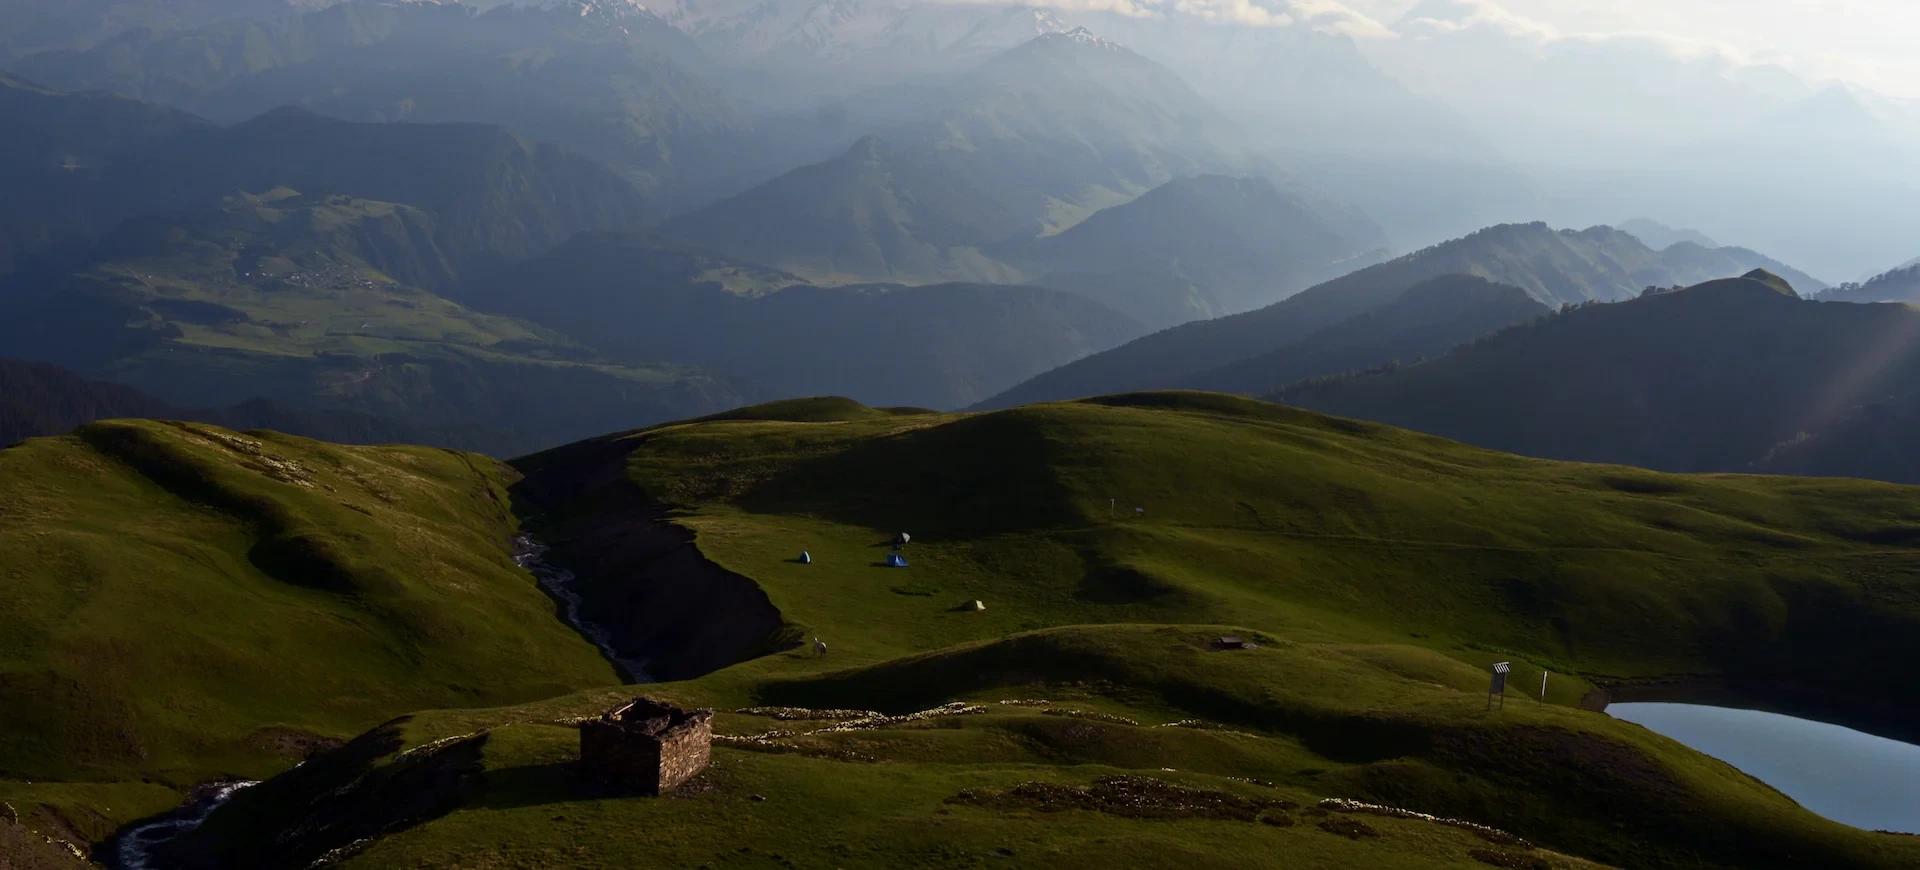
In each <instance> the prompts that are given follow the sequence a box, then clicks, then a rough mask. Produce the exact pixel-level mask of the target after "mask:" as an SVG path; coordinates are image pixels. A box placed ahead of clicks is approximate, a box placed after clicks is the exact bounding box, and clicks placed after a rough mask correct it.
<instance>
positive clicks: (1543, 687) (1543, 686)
mask: <svg viewBox="0 0 1920 870" xmlns="http://www.w3.org/2000/svg"><path fill="white" fill-rule="evenodd" d="M1549 673H1551V672H1550V671H1541V672H1540V703H1542V704H1545V703H1546V702H1547V674H1549Z"/></svg>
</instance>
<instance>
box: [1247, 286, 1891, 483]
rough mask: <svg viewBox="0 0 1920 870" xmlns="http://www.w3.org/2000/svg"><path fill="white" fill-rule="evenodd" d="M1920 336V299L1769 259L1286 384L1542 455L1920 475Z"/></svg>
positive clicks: (1680, 466) (1301, 398)
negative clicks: (1806, 282) (1850, 297)
mask: <svg viewBox="0 0 1920 870" xmlns="http://www.w3.org/2000/svg"><path fill="white" fill-rule="evenodd" d="M1916 335H1920V311H1915V310H1914V309H1911V308H1908V307H1906V306H1904V305H1852V304H1844V303H1833V302H1816V301H1810V300H1805V299H1800V298H1798V297H1796V296H1795V295H1794V294H1793V293H1792V291H1791V289H1790V288H1788V287H1787V285H1786V283H1785V282H1784V281H1782V280H1780V279H1778V278H1776V277H1774V276H1772V275H1770V274H1768V273H1766V272H1762V271H1755V272H1753V273H1750V274H1748V275H1747V276H1745V277H1742V278H1732V279H1722V280H1716V281H1709V282H1706V283H1703V284H1699V285H1695V286H1692V287H1688V288H1685V289H1681V290H1669V291H1664V292H1652V293H1649V294H1647V295H1645V296H1643V297H1641V298H1638V299H1634V300H1631V301H1627V302H1620V303H1616V304H1610V305H1590V306H1581V307H1578V308H1575V309H1571V310H1568V311H1565V312H1561V313H1559V314H1557V315H1555V316H1552V317H1548V318H1544V319H1541V320H1538V321H1534V322H1531V323H1527V324H1523V325H1518V326H1514V327H1511V328H1508V329H1505V330H1502V331H1500V332H1497V333H1494V334H1492V335H1489V336H1486V337H1484V338H1481V339H1479V340H1477V341H1475V342H1473V343H1471V344H1468V345H1466V346H1464V347H1461V348H1460V349H1458V350H1456V351H1454V352H1453V353H1450V354H1447V355H1445V356H1440V357H1437V358H1433V359H1429V360H1427V361H1425V362H1423V363H1420V364H1418V365H1408V366H1400V367H1398V368H1394V369H1392V370H1388V371H1375V372H1368V373H1363V374H1356V375H1351V376H1348V377H1341V378H1331V379H1327V380H1324V381H1318V382H1308V383H1302V384H1296V385H1294V386H1291V387H1288V388H1285V389H1282V390H1280V391H1278V392H1276V393H1274V394H1273V398H1274V399H1276V400H1278V401H1283V402H1286V403H1288V404H1293V405H1298V406H1301V407H1306V408H1312V409H1316V410H1321V411H1325V412H1328V413H1334V414H1341V415H1345V416H1350V417H1358V418H1361V419H1368V420H1378V421H1381V422H1392V423H1393V424H1395V425H1403V426H1409V427H1412V428H1416V429H1419V430H1421V431H1425V432H1431V433H1433V434H1436V435H1441V436H1443V437H1448V438H1455V439H1459V440H1462V441H1466V442H1468V443H1472V444H1478V445H1483V446H1487V447H1492V448H1495V449H1501V450H1506V451H1510V452H1515V453H1521V454H1526V455H1532V456H1545V457H1552V458H1558V459H1573V460H1579V461H1583V462H1607V463H1618V464H1625V465H1637V466H1640V467H1643V468H1656V469H1663V470H1675V471H1700V472H1707V471H1712V472H1764V471H1774V470H1781V469H1793V470H1795V471H1796V472H1799V473H1816V474H1825V475H1836V476H1855V477H1869V478H1878V479H1882V480H1894V481H1902V482H1916V481H1920V466H1916V465H1915V464H1914V463H1913V462H1912V461H1911V459H1910V457H1909V456H1908V455H1907V453H1908V451H1907V450H1906V449H1905V448H1904V447H1902V446H1900V445H1901V444H1903V443H1905V440H1906V439H1909V438H1911V437H1913V433H1911V432H1910V431H1905V430H1898V428H1897V427H1899V426H1902V425H1905V423H1907V422H1910V421H1912V420H1913V419H1914V418H1915V413H1914V409H1915V406H1916V403H1920V393H1916V392H1915V391H1914V389H1913V388H1912V384H1914V383H1915V382H1916V374H1917V373H1920V346H1916V344H1915V342H1914V341H1913V338H1914V336H1916ZM1903 432H1904V434H1903V435H1902V433H1903ZM1895 436H1900V437H1895Z"/></svg>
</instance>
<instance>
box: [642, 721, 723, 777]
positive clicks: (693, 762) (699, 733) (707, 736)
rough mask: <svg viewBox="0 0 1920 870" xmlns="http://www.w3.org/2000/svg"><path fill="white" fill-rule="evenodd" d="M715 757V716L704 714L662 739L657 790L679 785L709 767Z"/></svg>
mask: <svg viewBox="0 0 1920 870" xmlns="http://www.w3.org/2000/svg"><path fill="white" fill-rule="evenodd" d="M711 760H713V719H712V717H709V716H700V717H697V718H695V719H694V720H692V721H690V722H688V723H687V724H686V725H684V726H682V727H680V728H679V729H677V730H675V731H673V732H672V733H670V734H668V735H667V736H666V738H665V739H663V740H661V741H660V779H659V788H658V791H657V792H656V793H659V794H664V793H666V792H670V791H673V790H674V789H675V788H678V787H679V786H680V784H681V783H684V782H686V781H687V780H689V779H692V778H693V777H694V776H695V775H696V774H698V773H699V772H700V771H703V770H706V769H707V762H709V761H711Z"/></svg>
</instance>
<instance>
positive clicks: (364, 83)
mask: <svg viewBox="0 0 1920 870" xmlns="http://www.w3.org/2000/svg"><path fill="white" fill-rule="evenodd" d="M627 9H628V10H629V12H628V13H627V14H609V13H597V14H589V15H583V14H581V10H580V9H579V8H578V7H577V6H575V5H573V4H560V5H555V6H517V5H510V6H501V7H499V8H495V9H491V10H488V11H485V12H476V11H474V10H473V9H472V8H470V7H467V6H464V5H461V4H457V3H417V2H410V3H381V2H375V0H349V2H345V3H341V4H338V5H335V6H332V7H329V8H326V9H323V10H320V11H317V12H313V13H310V14H306V15H297V16H286V17H282V18H278V19H275V20H271V21H234V22H228V23H223V24H215V25H211V26H209V27H207V28H204V29H201V30H197V31H191V32H187V33H153V32H148V31H132V32H128V33H126V34H124V35H122V36H120V37H118V38H117V39H115V40H112V41H110V42H108V43H106V44H104V45H101V46H99V47H98V48H95V49H92V50H90V51H86V52H48V53H43V54H39V55H33V56H30V57H27V58H25V59H23V60H21V61H20V62H19V63H18V64H17V66H18V67H19V68H20V69H21V70H23V71H24V72H25V73H26V74H28V75H30V76H33V77H35V78H39V79H41V80H45V81H49V82H52V83H54V84H58V85H61V86H65V87H69V88H80V87H85V88H101V89H107V90H113V91H117V92H120V93H124V94H128V95H131V96H136V97H140V98H143V99H149V100H154V101H157V102H162V103H166V104H170V105H175V106H180V107H183V108H187V109H190V110H192V111H196V112H200V113H202V114H206V115H208V116H209V117H212V118H214V119H216V120H220V121H227V122H232V121H237V120H240V119H242V118H248V117H252V116H254V115H257V114H259V113H261V112H265V111H268V110H270V109H273V108H275V107H277V106H281V105H287V104H296V105H302V106H305V107H307V108H309V109H312V110H315V111H318V112H323V113H325V114H329V115H334V116H338V117H342V118H347V119H352V120H362V121H399V120H405V121H420V122H480V123H491V124H498V125H501V126H505V127H508V128H510V129H512V130H514V131H515V132H517V133H520V134H523V135H527V136H530V137H533V138H537V139H541V140H543V141H551V142H555V143H558V144H561V145H563V146H566V147H569V148H572V149H574V150H577V151H579V152H581V153H584V154H589V155H592V156H594V157H595V158H597V159H599V160H601V161H604V162H606V163H608V164H609V165H611V166H613V167H615V168H617V169H618V170H620V171H621V172H622V174H623V175H625V176H626V177H627V178H628V180H630V181H632V182H634V183H635V184H636V185H638V186H639V187H641V188H642V189H643V190H646V191H648V192H649V193H650V194H653V195H655V196H657V197H660V198H661V201H660V202H659V203H658V204H656V205H654V206H652V207H651V208H652V209H653V211H652V212H651V213H650V216H651V217H653V218H658V217H660V216H663V215H664V214H666V213H668V212H669V211H671V210H672V209H673V207H675V206H676V205H684V204H685V202H686V199H685V198H686V197H687V196H689V195H691V193H690V191H691V190H693V189H695V188H699V187H701V186H702V185H704V184H708V183H710V180H711V179H710V176H712V175H713V174H714V173H716V172H725V171H727V169H726V167H727V166H729V165H730V164H729V162H728V161H729V158H731V157H733V156H736V151H737V149H739V148H747V147H752V146H751V143H747V142H745V141H744V140H745V138H746V135H747V133H748V132H749V131H750V130H751V124H750V122H748V121H747V120H746V119H745V118H744V117H743V116H742V115H741V114H740V113H739V112H738V110H737V109H735V107H734V106H733V105H732V103H731V101H730V100H729V98H728V97H727V96H726V95H725V93H723V92H722V91H721V90H720V89H719V88H718V87H717V86H716V85H714V84H712V83H710V82H708V81H706V80H705V79H704V78H703V77H702V76H701V74H700V73H699V72H698V70H697V69H696V67H698V66H700V65H701V64H702V63H704V61H703V60H702V57H701V52H700V49H699V48H698V47H697V46H696V45H694V43H693V42H692V41H691V40H690V39H688V38H687V37H686V36H685V34H682V33H681V32H679V31H678V30H676V29H674V28H673V27H671V26H670V25H668V24H666V23H665V22H664V21H662V20H660V19H659V18H658V17H656V16H654V15H652V14H651V13H647V12H645V11H644V10H643V9H640V8H638V7H627ZM588 11H592V10H591V9H589V10H588Z"/></svg>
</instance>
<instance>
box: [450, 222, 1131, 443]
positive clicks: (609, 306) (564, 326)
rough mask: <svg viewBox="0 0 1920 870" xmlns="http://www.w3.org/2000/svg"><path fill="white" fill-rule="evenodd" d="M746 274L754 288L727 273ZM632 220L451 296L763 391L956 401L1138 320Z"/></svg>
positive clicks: (1061, 298)
mask: <svg viewBox="0 0 1920 870" xmlns="http://www.w3.org/2000/svg"><path fill="white" fill-rule="evenodd" d="M741 275H755V276H758V277H756V278H755V279H754V280H753V281H751V282H750V284H751V289H747V290H743V289H742V288H741V287H740V286H739V285H738V284H737V283H736V284H735V285H734V286H729V280H728V278H729V276H741ZM779 275H780V273H777V272H773V271H771V270H765V269H763V268H761V267H755V266H752V265H751V264H747V263H741V262H738V261H732V260H728V259H727V258H724V257H719V256H717V255H714V254H711V253H709V252H704V251H699V250H697V249H691V248H687V247H685V246H678V245H673V244H671V243H663V242H662V241H661V240H658V239H648V238H639V237H631V236H612V235H592V236H582V237H580V238H577V239H575V240H573V241H572V242H569V243H568V244H567V245H564V246H562V247H560V248H558V249H556V250H555V251H553V252H551V253H550V254H548V255H546V256H544V257H538V258H535V259H532V260H529V261H527V262H524V263H521V264H518V265H516V266H514V267H512V268H510V269H507V270H504V271H501V272H499V273H496V274H492V275H488V276H486V277H485V278H481V279H478V280H475V281H473V282H470V283H469V284H468V285H466V286H464V287H462V288H461V290H460V298H462V299H464V300H467V301H469V302H470V303H471V304H472V305H474V306H475V307H477V308H480V309H482V310H487V311H498V312H501V313H505V314H510V315H514V316H517V317H522V318H525V319H527V320H531V321H533V322H536V323H540V324H543V325H545V326H548V327H551V328H554V329H557V330H560V331H562V332H564V333H566V334H568V335H570V336H574V337H576V338H578V339H580V340H581V341H583V342H585V343H586V344H588V345H590V346H592V347H593V348H595V349H596V350H598V351H599V352H601V353H604V354H606V355H608V356H609V357H612V358H615V359H622V360H666V361H673V362H681V363H688V364H695V365H701V366H708V367H712V368H715V369H719V370H724V371H729V372H734V373H737V374H740V375H742V376H745V377H748V378H751V379H752V380H754V381H755V382H757V383H759V384H762V385H764V386H765V388H766V389H767V390H769V391H771V392H772V394H774V395H779V396H809V395H819V394H823V393H838V394H845V395H850V396H853V397H855V398H858V399H860V400H862V401H866V402H870V403H873V404H876V405H921V406H937V407H958V406H963V405H967V404H971V403H973V402H976V401H979V400H980V399H982V398H985V397H986V396H989V395H992V394H993V393H995V392H998V391H999V390H1001V389H1004V388H1005V387H1007V386H1009V385H1012V384H1014V383H1018V382H1019V381H1020V380H1023V379H1025V378H1027V377H1030V376H1032V375H1033V374H1034V373H1037V372H1040V371H1045V370H1046V369H1048V368H1051V367H1053V366H1056V365H1060V364H1063V363H1066V362H1070V361H1072V360H1073V359H1077V358H1079V357H1081V356H1085V355H1087V354H1089V353H1094V352H1097V351H1100V350H1104V349H1106V348H1109V347H1113V346H1115V345H1117V344H1119V343H1121V342H1124V341H1126V340H1128V339H1130V338H1133V337H1135V336H1138V335H1140V334H1141V333H1142V332H1144V331H1145V329H1144V328H1143V327H1141V326H1140V325H1139V324H1138V323H1137V322H1135V321H1134V320H1132V319H1130V318H1128V317H1126V316H1125V315H1122V314H1120V313H1118V312H1116V311H1114V310H1112V309H1110V308H1107V307H1105V306H1103V305H1100V304H1098V303H1097V302H1094V301H1091V300H1088V299H1085V298H1082V297H1081V296H1079V295H1075V294H1072V293H1062V292H1057V291H1054V290H1048V289H1042V288H1037V287H1022V286H1009V285H984V284H951V283H950V284H934V285H928V286H920V287H903V286H899V285H884V284H882V285H854V286H844V287H813V286H809V285H806V284H805V283H804V282H801V281H800V280H799V279H798V278H793V277H792V276H786V277H787V278H788V279H789V282H788V283H787V284H785V285H781V284H779V283H778V278H779Z"/></svg>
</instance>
